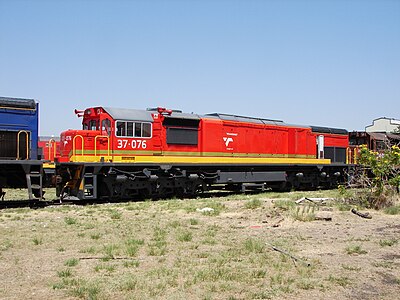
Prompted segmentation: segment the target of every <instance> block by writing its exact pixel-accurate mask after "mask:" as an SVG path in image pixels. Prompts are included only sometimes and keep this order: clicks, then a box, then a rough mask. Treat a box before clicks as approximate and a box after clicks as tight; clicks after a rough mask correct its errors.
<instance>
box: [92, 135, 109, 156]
mask: <svg viewBox="0 0 400 300" xmlns="http://www.w3.org/2000/svg"><path fill="white" fill-rule="evenodd" d="M97 138H106V139H107V156H110V138H109V136H108V135H96V137H95V138H94V156H97Z"/></svg>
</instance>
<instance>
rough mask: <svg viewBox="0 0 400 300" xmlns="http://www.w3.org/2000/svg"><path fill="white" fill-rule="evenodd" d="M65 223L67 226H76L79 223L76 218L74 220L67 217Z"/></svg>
mask: <svg viewBox="0 0 400 300" xmlns="http://www.w3.org/2000/svg"><path fill="white" fill-rule="evenodd" d="M64 222H65V224H67V225H74V224H76V223H77V221H76V219H75V218H72V217H65V218H64Z"/></svg>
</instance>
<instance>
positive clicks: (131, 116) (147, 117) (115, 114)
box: [103, 107, 153, 122]
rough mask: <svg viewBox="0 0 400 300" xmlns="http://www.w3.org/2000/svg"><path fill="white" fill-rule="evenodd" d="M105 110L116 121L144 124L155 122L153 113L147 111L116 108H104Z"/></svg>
mask: <svg viewBox="0 0 400 300" xmlns="http://www.w3.org/2000/svg"><path fill="white" fill-rule="evenodd" d="M103 109H104V110H105V111H106V112H107V113H108V114H109V115H110V116H111V117H112V118H113V119H114V120H134V121H142V122H153V117H152V116H151V112H148V111H145V110H139V109H127V108H115V107H103Z"/></svg>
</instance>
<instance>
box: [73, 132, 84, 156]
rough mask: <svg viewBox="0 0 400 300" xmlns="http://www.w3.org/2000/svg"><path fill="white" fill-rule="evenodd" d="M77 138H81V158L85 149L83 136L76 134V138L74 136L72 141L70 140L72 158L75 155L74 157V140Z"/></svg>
mask: <svg viewBox="0 0 400 300" xmlns="http://www.w3.org/2000/svg"><path fill="white" fill-rule="evenodd" d="M77 137H79V138H81V140H82V153H81V156H83V150H84V148H85V147H84V143H85V141H84V139H83V136H81V135H80V134H77V135H76V136H74V138H73V140H72V156H75V155H76V149H75V146H76V145H75V139H76V138H77Z"/></svg>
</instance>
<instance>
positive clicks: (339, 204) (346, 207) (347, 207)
mask: <svg viewBox="0 0 400 300" xmlns="http://www.w3.org/2000/svg"><path fill="white" fill-rule="evenodd" d="M336 207H337V209H338V210H339V211H349V210H350V209H351V208H352V206H351V205H350V204H349V203H346V202H343V201H338V202H336Z"/></svg>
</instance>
